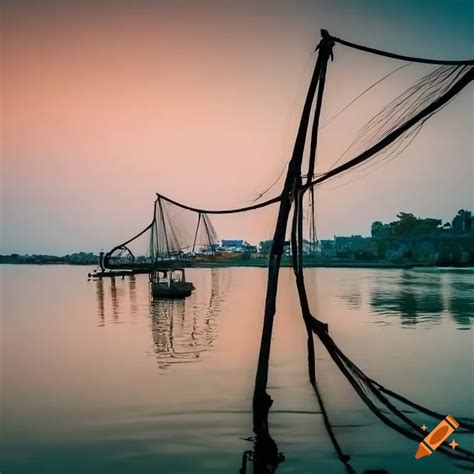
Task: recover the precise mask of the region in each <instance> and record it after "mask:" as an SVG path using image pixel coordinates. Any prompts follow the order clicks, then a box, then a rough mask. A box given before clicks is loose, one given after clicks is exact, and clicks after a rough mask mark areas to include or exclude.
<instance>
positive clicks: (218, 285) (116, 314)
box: [95, 268, 230, 369]
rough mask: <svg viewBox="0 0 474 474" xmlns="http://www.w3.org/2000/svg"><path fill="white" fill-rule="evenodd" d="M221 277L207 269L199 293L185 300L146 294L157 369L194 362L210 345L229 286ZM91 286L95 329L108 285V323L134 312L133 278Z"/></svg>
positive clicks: (102, 314) (100, 281) (100, 320)
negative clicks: (94, 299)
mask: <svg viewBox="0 0 474 474" xmlns="http://www.w3.org/2000/svg"><path fill="white" fill-rule="evenodd" d="M221 277H222V273H219V271H218V269H216V268H213V269H211V271H210V274H209V278H208V279H207V280H206V281H204V282H203V285H202V286H201V287H200V288H199V293H198V292H194V293H193V294H192V295H191V296H190V297H189V298H186V299H157V300H154V299H153V298H152V297H151V294H150V292H148V310H149V315H150V328H151V334H152V338H153V342H154V348H153V352H154V353H155V354H156V356H157V359H158V365H159V367H160V368H161V369H164V368H166V367H168V366H170V365H171V364H177V363H185V362H196V361H197V360H198V359H199V356H200V354H201V352H204V351H206V350H208V349H209V348H210V347H211V346H212V344H213V343H214V341H215V339H216V337H217V315H218V313H219V311H220V307H221V305H222V302H223V301H224V300H225V297H226V294H227V292H228V290H229V285H230V280H229V279H228V278H221ZM117 280H118V281H117ZM221 280H223V281H221ZM127 282H128V284H127ZM95 283H96V298H97V314H98V326H99V327H104V326H105V324H106V318H105V314H106V310H105V294H104V285H108V286H109V291H110V303H111V304H110V307H111V314H112V320H111V323H112V324H118V323H120V322H121V321H120V319H121V315H123V316H125V317H128V316H129V315H131V316H133V315H135V314H136V313H137V311H138V304H137V283H136V277H135V276H131V277H126V278H120V279H117V278H107V279H98V280H97V281H96V282H95ZM127 286H128V294H127V292H126V289H127V288H126V287H127Z"/></svg>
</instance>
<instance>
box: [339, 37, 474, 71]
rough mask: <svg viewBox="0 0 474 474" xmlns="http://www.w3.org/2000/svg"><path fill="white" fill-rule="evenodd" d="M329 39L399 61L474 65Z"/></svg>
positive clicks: (465, 61) (470, 62)
mask: <svg viewBox="0 0 474 474" xmlns="http://www.w3.org/2000/svg"><path fill="white" fill-rule="evenodd" d="M330 38H331V39H332V40H333V41H334V42H336V43H339V44H342V45H343V46H348V47H349V48H353V49H358V50H359V51H365V52H366V53H372V54H378V55H379V56H385V57H386V58H392V59H400V60H402V61H409V62H411V63H423V64H446V65H451V66H454V65H467V66H472V65H474V59H461V60H451V59H426V58H417V57H413V56H405V55H403V54H397V53H391V52H389V51H383V50H381V49H375V48H370V47H368V46H363V45H360V44H356V43H351V42H350V41H346V40H343V39H341V38H337V37H335V36H330Z"/></svg>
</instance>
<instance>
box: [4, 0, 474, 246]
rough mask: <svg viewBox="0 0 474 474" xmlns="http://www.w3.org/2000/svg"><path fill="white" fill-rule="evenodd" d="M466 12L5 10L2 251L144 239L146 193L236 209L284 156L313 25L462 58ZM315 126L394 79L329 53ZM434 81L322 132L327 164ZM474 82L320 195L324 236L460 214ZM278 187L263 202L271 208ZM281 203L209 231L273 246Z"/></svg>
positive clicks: (468, 8) (426, 6)
mask: <svg viewBox="0 0 474 474" xmlns="http://www.w3.org/2000/svg"><path fill="white" fill-rule="evenodd" d="M473 20H474V4H473V3H472V2H471V1H458V0H449V1H448V0H446V1H443V2H441V1H417V2H412V1H408V2H405V1H391V0H384V1H368V0H352V1H338V0H335V1H329V0H328V1H312V2H310V1H306V2H305V1H286V2H284V1H280V2H277V1H273V2H269V1H253V2H247V1H243V2H230V1H226V0H222V1H220V2H211V1H206V0H204V1H200V2H190V1H189V2H184V1H174V2H171V1H170V2H165V1H150V0H149V1H140V0H138V1H134V2H131V1H130V2H124V1H114V2H112V1H102V2H99V1H82V2H53V1H40V0H38V1H35V2H32V1H21V0H20V1H3V2H1V45H0V48H1V51H0V52H1V96H0V99H1V101H0V106H1V110H0V111H1V137H0V138H1V143H0V144H1V148H0V152H1V229H0V236H1V245H0V253H12V252H18V253H51V254H65V253H69V252H73V251H79V250H84V251H94V252H98V251H99V250H100V249H104V250H108V249H110V248H111V247H113V246H115V245H116V244H118V243H120V242H122V241H124V240H126V239H127V238H129V237H130V236H132V235H133V234H135V233H137V232H138V231H139V230H140V229H142V228H143V227H145V226H146V225H147V224H148V223H149V221H150V218H151V214H152V209H153V200H154V198H155V192H157V191H158V192H160V193H162V194H164V195H166V196H169V197H171V198H172V199H175V200H177V201H180V202H183V203H186V204H190V205H193V206H197V207H204V208H211V209H218V208H228V207H234V206H242V205H247V204H249V203H251V202H252V200H253V199H255V198H256V196H257V195H258V194H259V193H260V192H261V191H263V190H264V189H265V188H267V187H268V186H269V185H271V184H272V183H273V182H274V181H275V179H276V178H277V177H278V176H279V175H280V173H281V171H282V169H283V168H284V166H285V164H286V162H287V161H288V159H289V158H290V156H291V150H292V147H293V143H294V138H295V136H296V130H297V126H298V122H299V117H300V114H301V110H302V104H303V102H304V98H305V94H306V91H307V87H308V84H309V79H310V76H311V72H312V68H313V66H314V62H315V59H316V53H315V52H314V49H315V46H316V44H317V43H318V41H319V31H320V29H321V28H326V29H328V30H329V31H330V32H331V34H333V35H335V36H339V37H341V38H344V39H347V40H349V41H353V42H356V43H360V44H365V45H368V46H372V47H375V48H379V49H385V50H389V51H394V52H398V53H401V54H408V55H414V56H424V57H433V58H443V59H467V58H470V57H473V56H474V54H473V53H474V52H473V46H472V45H473V44H474V43H473V24H474V22H473ZM334 56H335V60H334V62H332V63H330V64H329V69H328V75H327V87H326V93H325V98H324V104H323V112H322V122H323V123H324V122H325V121H327V120H329V119H330V118H331V117H332V116H333V115H334V114H335V113H337V112H338V111H339V110H340V109H341V108H342V107H344V106H345V105H346V104H347V103H349V102H350V101H351V100H352V99H353V98H354V97H356V96H357V95H358V94H359V93H360V92H361V91H363V90H364V89H366V88H367V87H368V86H369V85H370V84H372V83H373V82H375V81H377V80H378V79H380V78H381V77H382V76H384V75H385V74H387V73H389V72H391V71H392V70H394V69H395V68H397V67H400V66H401V65H403V63H401V62H400V61H395V60H391V59H387V58H382V57H379V56H373V55H370V54H366V53H360V52H356V51H353V50H350V49H347V48H345V47H343V46H340V45H337V46H336V47H335V49H334ZM430 70H431V69H430V68H429V67H428V68H427V67H425V66H420V65H411V66H409V67H407V68H405V69H403V70H402V71H400V72H399V73H396V74H394V75H392V76H390V79H389V80H387V81H384V83H383V84H382V85H381V86H380V87H375V88H374V89H373V90H371V92H370V94H369V93H368V94H366V95H364V96H363V98H362V99H361V100H360V101H358V102H357V103H356V104H354V106H352V107H350V108H349V109H348V110H347V112H344V113H343V114H341V116H340V117H338V119H337V120H335V121H334V122H332V123H331V124H330V125H328V126H327V127H326V128H325V129H324V130H323V131H321V139H320V147H319V149H318V157H317V171H318V172H322V171H324V170H327V169H329V168H330V167H331V165H332V164H333V163H334V162H335V161H336V160H337V158H338V156H339V154H340V153H341V151H342V150H344V148H345V146H346V145H347V144H348V143H350V142H351V140H352V138H353V137H354V136H355V134H356V132H357V130H358V129H359V128H360V127H362V126H363V125H364V123H365V122H366V121H367V120H368V119H370V117H371V115H373V114H374V113H376V112H377V110H378V109H379V108H380V107H382V106H383V105H385V104H386V103H387V102H388V101H390V100H392V99H393V98H394V97H396V96H397V95H398V94H399V93H401V92H402V91H403V90H404V89H405V88H407V87H408V86H410V85H411V84H412V83H413V81H415V80H417V79H420V78H421V77H422V75H423V74H425V73H427V72H429V71H430ZM472 98H473V92H472V86H471V87H468V88H467V89H466V90H464V91H462V93H461V94H460V95H459V96H457V97H456V98H455V100H454V101H453V102H451V103H450V104H449V105H448V106H447V107H446V108H445V109H443V110H442V111H441V112H440V113H439V114H438V115H435V116H434V117H433V118H432V119H431V120H430V121H429V122H428V123H427V125H425V127H424V128H423V130H422V131H421V132H420V134H419V135H418V137H417V138H416V140H415V141H414V142H413V143H412V145H411V146H410V147H409V148H407V150H405V152H404V153H402V154H401V155H400V156H399V157H397V158H396V159H394V160H391V161H390V162H387V163H386V165H384V166H382V167H380V168H377V169H375V170H373V172H371V173H370V174H368V175H367V176H362V173H359V174H352V175H348V176H347V177H343V178H341V179H340V181H338V180H334V181H331V182H329V183H328V184H327V185H324V186H321V188H319V189H318V190H317V192H316V200H317V206H316V216H317V230H318V236H319V237H320V238H330V237H332V236H333V235H351V234H362V235H367V234H369V232H370V224H371V223H372V222H373V221H374V220H381V221H384V222H389V221H392V220H394V219H395V216H396V214H397V213H398V212H400V211H406V212H413V213H414V214H416V215H419V216H426V217H428V216H429V217H438V218H441V219H443V220H451V219H452V217H453V216H454V215H455V214H456V212H457V211H458V210H459V209H461V208H473V207H474V202H473V191H472V189H473V182H474V174H473V173H474V172H473V141H472V133H473V130H472V124H473V117H472V114H473V112H472V111H473V107H472V105H473V103H472ZM281 186H282V181H281V180H280V181H279V182H278V183H277V185H276V186H275V187H274V188H272V189H271V190H270V191H269V192H268V194H267V195H266V197H273V196H274V195H277V194H278V193H279V192H280V190H281ZM276 211H277V209H276V207H275V206H272V208H269V209H265V210H262V211H258V212H254V213H248V214H244V215H238V216H236V215H230V216H225V217H218V218H215V219H213V222H214V226H215V228H216V230H217V232H218V234H219V236H220V237H221V238H244V239H246V240H248V241H250V242H258V241H259V240H263V239H268V238H271V236H272V233H273V226H274V224H275V216H276Z"/></svg>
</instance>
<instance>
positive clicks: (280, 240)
mask: <svg viewBox="0 0 474 474" xmlns="http://www.w3.org/2000/svg"><path fill="white" fill-rule="evenodd" d="M321 35H322V40H321V42H320V43H319V46H318V48H319V54H318V58H317V61H316V65H315V68H314V72H313V76H312V79H311V82H310V85H309V90H308V94H307V96H306V101H305V104H304V107H303V113H302V116H301V121H300V125H299V129H298V134H297V136H296V141H295V146H294V149H293V154H292V157H291V160H290V162H289V164H288V172H287V175H286V179H285V184H284V187H283V191H282V195H281V196H282V198H281V202H280V208H279V211H278V218H277V224H276V227H275V232H274V236H273V242H272V247H271V251H270V260H269V268H268V281H267V293H266V299H265V310H264V317H263V328H262V338H261V343H260V353H259V358H258V366H257V374H256V378H255V390H254V396H253V425H254V427H253V429H254V432H255V433H256V434H257V436H269V432H268V412H269V410H270V407H271V405H272V403H273V401H272V399H271V397H270V396H269V395H268V393H267V392H266V387H267V381H268V364H269V358H270V348H271V339H272V332H273V320H274V316H275V311H276V294H277V288H278V276H279V270H280V262H281V256H282V254H283V248H284V243H285V234H286V229H287V225H288V218H289V214H290V210H291V207H292V200H293V198H294V191H295V189H296V188H295V186H296V184H297V181H298V179H300V175H301V165H302V161H303V152H304V147H305V141H306V135H307V130H308V124H309V120H310V115H311V108H312V104H313V100H314V95H315V92H316V87H317V84H318V81H319V77H320V74H321V68H322V65H323V62H325V61H327V58H328V56H329V54H328V51H330V48H331V44H332V42H331V40H330V39H329V35H328V33H327V32H326V31H325V30H322V31H321Z"/></svg>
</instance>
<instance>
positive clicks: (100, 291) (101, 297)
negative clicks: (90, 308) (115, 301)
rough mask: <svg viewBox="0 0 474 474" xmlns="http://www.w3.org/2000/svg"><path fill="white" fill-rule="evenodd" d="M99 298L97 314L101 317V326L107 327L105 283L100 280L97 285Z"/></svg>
mask: <svg viewBox="0 0 474 474" xmlns="http://www.w3.org/2000/svg"><path fill="white" fill-rule="evenodd" d="M95 285H96V292H95V294H96V296H97V314H98V315H99V326H104V325H105V302H104V281H103V280H102V279H99V280H97V281H96V283H95Z"/></svg>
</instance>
